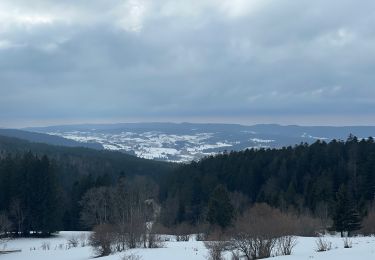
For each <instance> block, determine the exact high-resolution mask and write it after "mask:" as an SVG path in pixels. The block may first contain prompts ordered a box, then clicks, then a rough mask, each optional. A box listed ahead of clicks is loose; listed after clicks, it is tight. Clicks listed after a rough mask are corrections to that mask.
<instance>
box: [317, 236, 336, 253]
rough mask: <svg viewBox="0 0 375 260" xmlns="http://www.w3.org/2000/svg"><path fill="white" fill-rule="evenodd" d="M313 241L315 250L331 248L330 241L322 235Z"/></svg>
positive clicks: (322, 250) (320, 250) (321, 250)
mask: <svg viewBox="0 0 375 260" xmlns="http://www.w3.org/2000/svg"><path fill="white" fill-rule="evenodd" d="M315 243H316V251H317V252H324V251H329V250H331V249H332V243H331V242H330V241H328V240H326V239H324V238H323V237H318V238H317V240H316V241H315Z"/></svg>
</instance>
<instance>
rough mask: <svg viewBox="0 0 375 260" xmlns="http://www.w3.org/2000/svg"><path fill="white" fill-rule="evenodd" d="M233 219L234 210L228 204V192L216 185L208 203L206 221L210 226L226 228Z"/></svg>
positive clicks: (221, 186)
mask: <svg viewBox="0 0 375 260" xmlns="http://www.w3.org/2000/svg"><path fill="white" fill-rule="evenodd" d="M233 217H234V208H233V206H232V204H231V202H230V198H229V193H228V190H227V189H226V188H225V187H224V186H223V185H218V186H217V187H216V188H215V189H214V191H213V192H212V194H211V196H210V199H209V202H208V214H207V220H208V222H209V223H210V224H211V225H218V226H220V227H221V228H226V227H228V226H229V225H230V224H231V222H232V219H233Z"/></svg>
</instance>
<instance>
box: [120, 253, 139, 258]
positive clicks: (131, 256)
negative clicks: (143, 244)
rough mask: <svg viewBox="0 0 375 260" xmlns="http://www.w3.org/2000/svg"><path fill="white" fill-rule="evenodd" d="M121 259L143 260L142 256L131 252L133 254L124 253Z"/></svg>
mask: <svg viewBox="0 0 375 260" xmlns="http://www.w3.org/2000/svg"><path fill="white" fill-rule="evenodd" d="M120 259H121V260H142V257H141V256H139V255H136V254H134V253H131V254H125V255H123V256H122V257H121V258H120Z"/></svg>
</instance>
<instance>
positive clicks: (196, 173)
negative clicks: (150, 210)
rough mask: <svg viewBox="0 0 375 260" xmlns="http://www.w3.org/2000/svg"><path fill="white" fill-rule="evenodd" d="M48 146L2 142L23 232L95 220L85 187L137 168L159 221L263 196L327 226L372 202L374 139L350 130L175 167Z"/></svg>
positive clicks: (4, 202) (4, 185)
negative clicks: (14, 146)
mask: <svg viewBox="0 0 375 260" xmlns="http://www.w3.org/2000/svg"><path fill="white" fill-rule="evenodd" d="M9 140H13V139H9ZM9 140H8V141H9ZM14 140H15V139H14ZM14 140H13V141H14ZM17 142H19V141H17ZM4 147H6V146H4V145H3V148H4ZM43 147H44V145H43ZM45 147H48V149H47V150H45V151H51V153H50V154H44V155H41V154H40V151H37V149H35V150H34V152H33V151H32V150H30V151H28V152H20V151H17V152H16V151H11V152H8V153H7V151H6V149H3V151H2V158H1V160H0V185H1V187H0V211H1V212H2V213H3V214H5V215H6V216H7V217H8V219H9V220H10V221H11V222H12V223H13V225H12V228H13V231H14V232H17V234H19V235H29V234H30V231H33V232H34V231H35V232H36V233H37V234H39V235H49V234H51V233H52V232H54V231H58V230H83V229H88V228H89V229H90V228H92V227H93V226H94V224H95V223H92V225H87V223H85V221H84V217H87V214H86V215H85V212H86V213H87V212H88V211H89V209H87V205H88V203H82V201H84V200H85V199H86V200H88V199H90V197H88V196H87V194H88V193H90V192H91V194H94V193H95V192H96V193H98V189H100V188H105V189H108V190H110V189H112V190H113V191H115V190H116V189H117V190H118V187H119V185H120V183H124V182H125V183H132V182H134V180H135V179H137V178H138V177H139V176H140V175H142V176H143V177H142V178H143V180H146V182H147V183H152V185H151V186H152V187H153V188H152V192H149V194H148V195H147V196H145V197H144V200H146V199H153V200H154V201H157V203H158V204H159V205H161V210H160V216H159V217H158V220H159V222H160V223H161V224H162V225H163V226H165V227H175V226H178V225H179V224H181V223H187V224H189V225H199V224H202V223H209V224H214V225H218V226H221V227H224V228H225V227H227V226H229V225H230V224H231V223H232V221H233V219H235V218H236V215H237V216H238V215H240V214H241V213H242V212H243V211H244V210H245V209H246V207H248V206H249V205H253V204H255V203H266V204H268V205H269V206H271V207H274V208H278V209H279V210H281V211H288V212H291V211H292V212H294V213H296V214H309V215H311V216H314V217H317V218H322V217H323V216H322V215H325V217H326V218H327V219H330V220H331V221H332V222H331V223H332V224H331V225H330V227H329V228H331V229H334V230H337V231H355V230H357V229H359V228H360V223H361V220H362V219H363V218H364V217H365V216H366V215H367V213H368V210H369V209H370V207H371V205H372V204H373V202H374V195H375V143H374V140H373V139H372V138H368V139H366V140H365V139H363V140H358V139H357V138H356V137H354V136H350V137H349V138H348V139H347V140H346V141H337V140H333V141H331V142H329V143H326V142H322V141H317V142H316V143H314V144H312V145H307V144H300V145H296V146H294V147H285V148H283V149H260V150H245V151H241V152H224V153H222V154H220V155H216V156H211V157H208V158H205V159H203V160H201V161H198V162H192V163H190V164H183V165H179V166H176V165H172V166H170V165H166V164H165V163H163V164H158V163H157V162H156V164H155V165H154V166H153V167H151V168H147V167H146V168H145V169H143V170H142V171H140V170H139V169H140V167H135V166H134V165H132V166H131V167H130V166H129V168H130V169H132V168H133V171H134V173H133V172H130V171H129V168H126V166H127V164H126V163H125V164H121V163H120V164H115V166H114V165H110V164H111V162H117V161H118V158H117V157H118V156H119V155H118V153H113V155H112V154H111V153H105V158H107V159H108V161H106V164H105V165H103V164H102V165H101V166H99V165H98V164H97V160H98V158H100V157H98V158H96V157H95V156H99V155H100V156H103V155H101V154H100V153H101V152H99V151H95V152H93V151H91V150H87V154H89V155H90V156H85V155H82V156H81V157H80V158H79V157H77V156H75V155H74V151H75V149H77V148H64V149H63V151H64V152H63V153H61V152H56V151H58V150H59V149H62V148H59V147H56V148H55V147H53V146H45ZM36 151H37V152H36ZM98 154H99V155H98ZM111 156H113V157H114V158H116V159H112V158H111ZM126 158H127V157H125V159H126ZM143 161H144V160H141V161H140V162H139V164H140V165H141V164H142V163H143ZM133 164H134V162H133ZM135 164H136V163H135ZM103 167H105V169H107V171H105V170H104V169H103ZM87 169H89V170H87ZM108 169H111V170H108ZM151 169H152V170H151ZM137 170H138V172H137ZM155 172H156V173H155ZM72 173H74V174H72ZM135 182H137V181H135ZM138 183H139V178H138ZM130 186H132V185H130ZM130 186H129V185H128V186H127V187H130ZM133 186H134V185H133ZM151 186H148V187H151ZM124 187H125V186H124ZM138 187H145V184H142V183H141V184H138ZM124 189H126V188H124ZM150 189H151V188H150ZM150 189H149V190H150ZM94 190H95V192H94ZM100 194H101V193H100V192H99V193H98V194H96V195H95V196H97V197H95V198H96V199H97V198H98V196H99V197H100ZM103 194H105V193H103ZM143 194H146V193H145V192H143ZM85 195H86V197H85ZM114 197H116V196H114ZM96 199H95V200H96ZM108 212H111V211H108ZM93 214H96V215H97V213H95V212H94V213H93ZM107 219H108V221H110V220H111V213H108V216H105V220H104V222H106V220H107ZM102 222H103V221H100V223H102ZM349 222H350V223H352V224H351V226H348V224H347V223H349Z"/></svg>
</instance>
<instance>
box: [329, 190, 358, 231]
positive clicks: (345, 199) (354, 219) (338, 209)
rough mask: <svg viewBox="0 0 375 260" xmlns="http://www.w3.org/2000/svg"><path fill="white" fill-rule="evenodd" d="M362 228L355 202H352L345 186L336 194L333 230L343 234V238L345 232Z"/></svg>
mask: <svg viewBox="0 0 375 260" xmlns="http://www.w3.org/2000/svg"><path fill="white" fill-rule="evenodd" d="M360 228H361V218H360V215H359V213H358V211H357V210H356V209H355V207H354V205H353V202H352V201H351V200H350V197H349V194H348V191H347V189H346V187H345V186H344V185H341V186H340V189H339V190H338V192H337V193H336V202H335V210H334V213H333V227H332V229H333V230H335V231H338V232H340V233H341V237H343V235H344V232H345V231H346V232H348V236H350V235H351V232H353V231H355V230H358V229H360Z"/></svg>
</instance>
